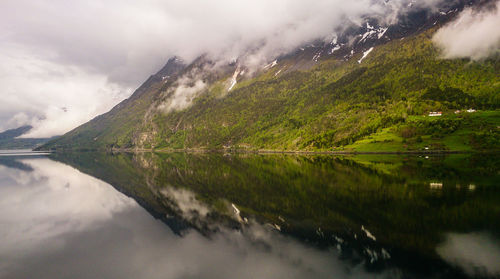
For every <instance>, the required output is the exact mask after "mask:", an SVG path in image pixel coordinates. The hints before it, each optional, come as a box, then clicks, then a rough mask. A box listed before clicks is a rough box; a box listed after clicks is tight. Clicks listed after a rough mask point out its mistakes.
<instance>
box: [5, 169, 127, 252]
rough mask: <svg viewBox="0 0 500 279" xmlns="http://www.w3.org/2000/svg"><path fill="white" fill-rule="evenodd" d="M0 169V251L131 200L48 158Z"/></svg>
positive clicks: (76, 225)
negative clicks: (25, 168)
mask: <svg viewBox="0 0 500 279" xmlns="http://www.w3.org/2000/svg"><path fill="white" fill-rule="evenodd" d="M22 162H23V163H25V164H27V165H29V166H30V167H32V168H33V171H31V172H26V171H22V170H17V169H6V168H2V169H0V176H1V177H3V178H5V179H2V180H1V185H0V223H1V224H2V225H1V227H0V233H1V236H2V239H1V241H0V257H1V258H4V257H5V256H6V255H7V254H8V255H10V256H15V255H19V254H20V253H23V251H25V249H29V247H31V246H37V245H40V244H43V243H44V242H45V241H47V240H49V239H51V238H53V237H56V236H58V235H61V234H64V233H67V232H73V231H80V230H85V229H88V228H89V227H90V226H91V225H92V224H94V223H95V222H96V221H102V220H106V219H109V218H111V217H112V215H113V213H114V212H118V211H121V210H123V209H124V208H127V207H130V206H133V205H134V204H135V202H134V201H133V200H131V199H129V198H127V197H125V196H123V195H122V194H120V193H118V192H117V191H116V190H114V189H113V188H112V187H111V186H109V185H108V184H106V183H104V182H102V181H100V180H97V179H95V178H93V177H91V176H88V175H85V174H82V173H80V172H79V171H77V170H75V169H73V168H71V167H69V166H66V165H63V164H60V163H57V162H54V161H51V160H48V159H33V160H22Z"/></svg>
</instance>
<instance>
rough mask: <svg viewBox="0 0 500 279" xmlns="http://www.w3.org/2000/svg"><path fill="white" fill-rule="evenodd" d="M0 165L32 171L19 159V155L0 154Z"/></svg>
mask: <svg viewBox="0 0 500 279" xmlns="http://www.w3.org/2000/svg"><path fill="white" fill-rule="evenodd" d="M0 166H5V167H8V168H11V169H18V170H22V171H33V168H32V167H30V166H28V165H26V164H24V163H23V162H20V161H19V157H9V156H0Z"/></svg>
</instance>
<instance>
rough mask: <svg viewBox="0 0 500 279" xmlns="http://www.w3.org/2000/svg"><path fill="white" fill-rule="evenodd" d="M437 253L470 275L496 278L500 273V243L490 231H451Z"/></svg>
mask: <svg viewBox="0 0 500 279" xmlns="http://www.w3.org/2000/svg"><path fill="white" fill-rule="evenodd" d="M437 253H438V254H439V255H440V256H441V257H442V258H443V259H444V260H445V261H447V262H449V263H451V264H454V265H457V266H459V267H461V268H462V269H463V270H464V271H465V272H466V273H467V274H468V275H469V276H472V277H492V278H493V277H495V278H496V277H497V276H499V275H500V266H499V265H498V263H499V262H500V243H499V242H498V239H495V238H494V237H492V236H491V235H489V234H488V233H484V232H474V233H468V234H458V233H449V234H447V235H446V240H445V241H444V243H442V244H441V245H440V246H439V247H438V248H437Z"/></svg>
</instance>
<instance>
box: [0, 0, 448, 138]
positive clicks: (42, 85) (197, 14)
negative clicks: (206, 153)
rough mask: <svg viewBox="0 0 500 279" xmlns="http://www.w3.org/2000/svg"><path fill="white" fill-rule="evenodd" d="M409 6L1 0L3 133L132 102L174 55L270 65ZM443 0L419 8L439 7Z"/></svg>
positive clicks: (366, 0)
mask: <svg viewBox="0 0 500 279" xmlns="http://www.w3.org/2000/svg"><path fill="white" fill-rule="evenodd" d="M408 1H410V0H391V2H390V4H389V5H385V4H383V2H384V1H383V0H353V1H344V0H315V1H304V0H212V1H203V0H182V1H179V0H100V1H99V0H85V1H83V0H82V1H77V0H74V1H66V0H1V1H0V99H1V103H0V131H2V130H5V129H7V128H13V127H18V126H20V125H24V124H31V125H33V126H34V127H35V129H34V130H33V131H32V132H31V133H30V134H29V136H33V137H46V136H53V135H58V134H62V133H65V132H67V131H69V130H71V129H72V128H75V127H76V126H78V125H80V124H82V123H84V122H86V121H88V120H90V119H91V118H93V117H95V116H97V115H98V114H101V113H104V112H106V111H107V110H109V109H110V108H111V107H113V106H114V105H116V104H117V103H118V102H119V101H121V100H123V99H124V98H126V97H128V96H129V95H130V94H131V93H132V92H133V90H134V89H135V88H137V87H138V86H139V85H140V84H141V83H142V82H143V81H144V80H145V79H146V78H147V77H148V76H149V75H150V74H152V73H154V72H156V71H157V70H158V69H159V68H160V67H161V66H162V65H163V64H164V63H165V62H166V61H167V59H168V58H169V57H171V56H173V55H178V56H181V57H183V58H184V59H185V60H187V61H189V60H191V59H193V58H195V57H196V56H198V55H200V54H203V53H209V54H210V55H212V56H213V57H215V58H219V59H225V60H227V61H230V60H232V59H235V58H237V57H238V56H239V55H241V54H242V53H243V52H244V51H245V50H247V49H248V48H249V47H253V48H255V47H257V46H258V47H259V48H260V51H259V53H258V56H257V57H253V58H255V59H254V60H255V61H256V63H264V62H267V61H265V60H267V59H271V58H272V57H273V56H275V55H278V54H280V53H283V52H286V51H289V50H291V49H292V48H295V47H298V46H299V45H301V44H303V43H305V42H308V41H311V40H313V39H315V38H327V37H328V36H332V33H333V30H335V29H336V28H339V27H341V25H342V23H343V22H345V19H346V18H347V19H349V20H351V21H352V22H358V23H359V24H361V21H360V18H361V17H362V16H363V15H366V14H370V15H379V16H381V17H382V18H384V19H387V20H391V19H393V18H394V15H395V14H396V13H397V12H398V11H399V9H400V8H401V7H406V6H407V2H408ZM440 1H441V0H420V1H416V2H417V3H418V4H417V5H428V6H432V5H433V4H434V3H435V2H440Z"/></svg>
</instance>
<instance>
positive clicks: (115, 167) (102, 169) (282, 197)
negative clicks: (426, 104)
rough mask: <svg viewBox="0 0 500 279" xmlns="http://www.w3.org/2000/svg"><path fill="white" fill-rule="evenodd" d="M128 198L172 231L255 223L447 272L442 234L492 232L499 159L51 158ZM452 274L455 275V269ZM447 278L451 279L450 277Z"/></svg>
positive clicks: (362, 254) (378, 263) (496, 228)
mask: <svg viewBox="0 0 500 279" xmlns="http://www.w3.org/2000/svg"><path fill="white" fill-rule="evenodd" d="M53 158H54V159H56V160H59V161H62V162H64V163H68V164H70V165H72V166H74V167H76V168H78V169H80V170H81V171H83V172H87V173H89V174H91V175H93V176H95V177H97V178H100V179H102V180H104V181H106V182H108V183H110V184H111V185H113V186H114V187H116V188H117V189H118V190H120V191H121V192H123V193H125V194H126V195H129V196H131V197H133V198H134V199H136V200H137V201H138V202H139V203H140V204H141V205H142V206H143V207H145V208H146V209H148V210H149V211H150V212H151V213H152V214H153V215H154V216H155V217H157V218H160V219H162V220H164V221H165V222H166V223H167V224H168V225H169V226H171V227H172V228H173V230H174V231H176V232H177V233H179V234H182V233H183V231H184V230H185V229H186V228H188V227H194V228H196V229H198V230H199V231H201V232H202V233H204V234H205V235H209V234H210V232H212V231H215V230H217V228H218V225H220V224H225V225H226V226H229V227H235V228H241V227H244V226H245V222H246V220H257V221H258V222H260V223H265V224H268V225H269V226H272V227H274V228H275V229H276V230H280V231H281V232H283V233H286V234H291V235H294V236H296V237H298V238H299V239H302V240H305V241H308V242H312V243H316V244H317V245H320V246H323V247H336V248H337V249H339V250H342V253H343V255H344V256H345V257H346V258H349V259H350V260H354V261H361V260H363V259H365V260H367V262H369V263H370V262H371V265H370V266H371V268H375V269H376V268H380V267H383V266H385V265H386V264H387V263H390V264H396V265H404V266H407V267H409V268H412V269H415V270H418V271H419V272H422V273H424V274H425V273H431V272H433V270H436V269H446V270H448V266H447V265H446V263H445V262H444V261H440V260H439V256H438V255H437V253H436V247H437V246H438V245H439V243H441V242H442V241H443V240H444V233H448V232H461V233H466V232H473V231H481V230H483V231H489V232H492V233H493V234H495V235H496V236H498V235H499V232H500V224H498V222H496V220H498V219H499V217H500V208H499V206H498V204H500V188H499V187H498V185H497V184H498V181H500V180H499V172H498V167H497V166H498V165H499V164H498V163H499V162H498V161H499V159H498V157H495V156H484V155H481V156H470V155H451V156H447V157H431V158H425V157H399V156H377V157H373V156H353V157H331V156H319V155H315V156H289V155H250V154H236V155H235V154H232V155H223V154H185V153H172V154H151V153H140V154H103V153H100V154H96V153H78V154H54V155H53ZM446 272H449V273H450V274H449V275H450V276H451V275H453V276H455V277H457V276H458V277H460V276H461V275H460V274H455V273H454V272H455V271H453V269H450V270H449V271H446ZM453 276H451V277H453Z"/></svg>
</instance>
